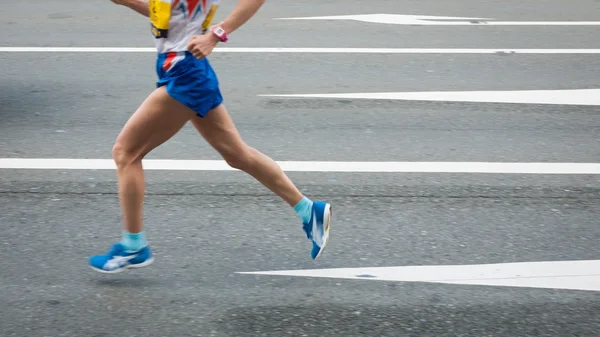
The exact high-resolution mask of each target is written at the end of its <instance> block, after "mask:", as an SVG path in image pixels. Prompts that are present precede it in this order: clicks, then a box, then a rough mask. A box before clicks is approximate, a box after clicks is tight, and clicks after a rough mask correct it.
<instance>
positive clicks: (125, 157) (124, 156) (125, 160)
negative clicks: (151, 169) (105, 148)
mask: <svg viewBox="0 0 600 337" xmlns="http://www.w3.org/2000/svg"><path fill="white" fill-rule="evenodd" d="M112 156H113V160H114V161H115V164H116V165H117V168H118V169H124V168H127V167H128V166H130V165H132V164H134V163H135V162H137V161H139V160H141V158H139V156H137V155H136V154H134V153H133V151H130V150H128V149H127V147H126V146H125V144H123V143H122V142H121V141H118V140H117V142H116V143H115V145H114V146H113V148H112Z"/></svg>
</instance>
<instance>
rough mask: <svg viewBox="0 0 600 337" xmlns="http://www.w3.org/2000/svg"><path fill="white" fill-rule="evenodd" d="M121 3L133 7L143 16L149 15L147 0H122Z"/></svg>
mask: <svg viewBox="0 0 600 337" xmlns="http://www.w3.org/2000/svg"><path fill="white" fill-rule="evenodd" d="M122 5H123V6H126V7H129V8H131V9H133V10H134V11H136V12H138V13H140V14H142V15H143V16H150V9H149V8H148V1H147V0H124V1H123V2H122Z"/></svg>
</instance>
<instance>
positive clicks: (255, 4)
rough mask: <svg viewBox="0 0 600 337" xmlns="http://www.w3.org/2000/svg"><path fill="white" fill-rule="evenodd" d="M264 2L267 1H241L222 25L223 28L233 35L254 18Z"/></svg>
mask: <svg viewBox="0 0 600 337" xmlns="http://www.w3.org/2000/svg"><path fill="white" fill-rule="evenodd" d="M264 2H265V0H239V1H238V3H237V5H236V6H235V8H234V9H233V11H232V12H231V14H229V16H227V18H226V19H225V20H223V22H222V23H221V28H223V29H224V30H225V32H227V34H231V32H233V31H235V30H236V29H238V28H240V27H241V26H242V25H243V24H245V23H246V21H248V20H249V19H250V18H251V17H252V16H254V14H256V12H257V11H258V9H259V8H260V7H261V6H262V4H263V3H264Z"/></svg>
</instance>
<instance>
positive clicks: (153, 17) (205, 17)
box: [148, 0, 219, 53]
mask: <svg viewBox="0 0 600 337" xmlns="http://www.w3.org/2000/svg"><path fill="white" fill-rule="evenodd" d="M148 6H149V9H150V23H151V27H152V35H153V36H154V43H155V45H156V49H157V51H158V52H159V53H168V52H181V51H186V50H187V45H188V42H189V41H190V39H191V38H192V36H193V35H198V34H204V33H206V31H207V30H208V29H209V28H210V25H211V22H212V20H213V17H214V15H215V12H216V10H217V8H218V7H219V0H149V1H148Z"/></svg>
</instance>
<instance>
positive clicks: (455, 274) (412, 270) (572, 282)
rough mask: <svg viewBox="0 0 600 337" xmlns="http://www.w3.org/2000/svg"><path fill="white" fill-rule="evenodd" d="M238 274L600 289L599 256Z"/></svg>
mask: <svg viewBox="0 0 600 337" xmlns="http://www.w3.org/2000/svg"><path fill="white" fill-rule="evenodd" d="M238 274H254V275H271V276H298V277H315V278H337V279H350V280H352V279H354V280H357V279H361V280H376V281H396V282H426V283H444V284H463V285H481V286H506V287H531V288H551V289H571V290H589V291H600V260H588V261H548V262H519V263H499V264H480V265H442V266H403V267H374V268H334V269H309V270H279V271H262V272H261V271H259V272H239V273H238Z"/></svg>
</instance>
